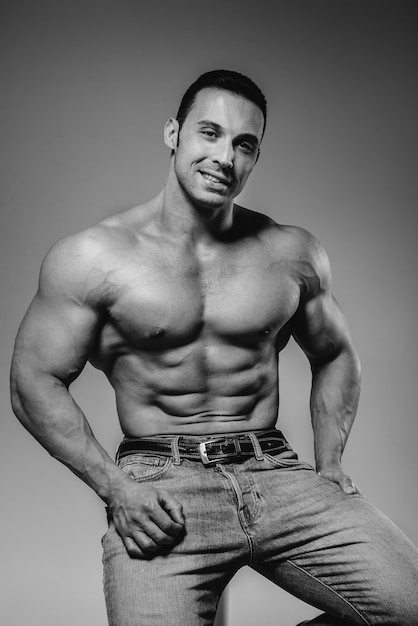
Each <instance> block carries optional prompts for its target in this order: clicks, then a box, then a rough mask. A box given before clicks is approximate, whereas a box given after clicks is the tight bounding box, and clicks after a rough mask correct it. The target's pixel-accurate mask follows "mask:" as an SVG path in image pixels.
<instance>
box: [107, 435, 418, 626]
mask: <svg viewBox="0 0 418 626" xmlns="http://www.w3.org/2000/svg"><path fill="white" fill-rule="evenodd" d="M196 439H197V440H203V439H204V438H196ZM119 463H120V466H121V467H122V469H123V470H124V471H125V472H127V473H128V474H129V475H130V476H131V477H132V478H133V479H134V480H137V481H152V483H153V485H154V486H155V487H156V488H158V487H160V488H163V489H165V490H167V491H169V492H170V493H172V494H173V495H174V496H175V497H176V498H177V500H178V501H179V502H181V503H182V505H183V510H184V516H185V520H186V531H185V534H184V536H182V537H181V539H180V540H179V541H178V542H177V543H176V544H175V545H173V546H170V547H169V549H167V550H166V551H165V552H164V553H162V554H159V555H157V556H154V557H153V558H150V559H135V558H131V557H129V555H128V553H127V552H126V549H125V547H124V545H123V542H122V540H121V538H120V537H119V535H118V533H117V532H116V530H115V528H114V526H113V524H112V521H111V520H110V522H109V529H108V531H107V533H106V535H105V536H104V537H103V540H102V543H103V548H104V552H103V564H104V592H105V599H106V605H107V612H108V619H109V625H110V626H210V625H211V624H213V621H214V618H215V613H216V608H217V604H218V600H219V597H220V595H221V593H222V591H223V590H224V588H225V586H226V585H227V583H228V582H229V581H230V580H231V578H232V577H233V576H234V574H235V573H236V572H237V571H238V570H239V569H240V568H241V567H243V566H244V565H249V566H250V567H252V568H253V569H255V570H256V571H257V572H259V573H260V574H262V575H264V576H266V577H267V578H268V579H269V580H271V581H273V582H274V583H276V584H277V585H279V586H280V587H282V588H284V589H285V590H287V591H288V592H290V593H291V594H293V595H294V596H297V597H298V598H300V599H302V600H304V601H305V602H307V603H309V604H311V605H313V606H315V607H317V608H318V609H320V610H322V611H325V612H326V615H324V616H323V618H317V619H316V620H313V621H311V622H306V624H308V623H309V624H329V625H330V626H331V625H334V624H335V625H337V624H338V625H341V626H342V625H344V624H362V625H364V624H368V625H372V624H373V625H374V624H381V625H384V626H390V625H393V626H394V625H396V626H413V625H414V626H417V624H418V550H417V549H416V548H415V547H414V546H413V544H412V543H411V542H410V541H409V539H407V537H405V535H404V534H403V533H402V532H401V531H400V530H399V529H398V528H397V527H396V526H395V525H394V524H393V523H392V522H391V521H390V520H389V519H388V518H387V517H385V516H384V515H383V514H382V513H381V512H380V511H378V510H377V509H376V508H375V507H373V506H372V505H371V504H370V503H369V502H368V501H367V500H366V499H365V498H363V496H361V495H346V494H344V493H343V491H342V490H341V489H340V487H339V486H338V485H336V484H334V483H331V482H330V481H329V480H327V479H325V478H322V477H320V476H318V474H317V473H316V472H315V470H314V469H313V468H312V467H311V466H310V465H308V464H307V463H303V462H300V461H299V460H298V458H297V456H296V454H293V455H291V458H289V453H285V454H280V455H278V456H271V455H269V454H266V453H264V454H263V453H262V452H261V450H258V451H257V453H256V455H255V456H254V457H251V458H247V459H246V460H240V461H239V462H234V461H233V462H228V463H223V464H217V465H214V466H205V465H203V464H202V463H201V462H200V461H194V460H185V459H182V460H180V459H179V457H178V454H177V453H176V450H175V449H174V455H173V457H164V456H159V455H157V454H153V453H147V454H142V453H140V454H139V453H135V454H130V455H129V456H126V457H124V458H122V459H121V460H120V462H119ZM279 624H280V616H278V619H277V625H279Z"/></svg>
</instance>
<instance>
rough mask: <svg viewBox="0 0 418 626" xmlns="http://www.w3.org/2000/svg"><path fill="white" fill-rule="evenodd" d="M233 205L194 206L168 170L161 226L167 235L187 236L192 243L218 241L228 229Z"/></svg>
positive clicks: (231, 221)
mask: <svg viewBox="0 0 418 626" xmlns="http://www.w3.org/2000/svg"><path fill="white" fill-rule="evenodd" d="M233 219H234V204H233V202H230V203H228V204H225V205H219V206H216V205H215V206H206V205H202V206H200V205H198V204H196V203H194V202H193V201H192V199H191V198H190V197H189V196H188V195H187V194H186V192H185V191H184V189H183V188H182V187H181V185H180V184H179V182H178V179H177V177H176V175H175V173H174V171H173V169H171V170H170V173H169V176H168V179H167V183H166V186H165V188H164V191H163V192H162V196H161V225H162V226H163V227H164V228H165V229H167V230H170V231H171V232H178V233H179V234H180V233H181V234H184V235H188V234H189V235H190V237H191V238H193V239H195V240H202V241H203V240H205V239H220V238H222V236H225V234H226V233H227V232H228V231H230V230H231V228H232V225H233Z"/></svg>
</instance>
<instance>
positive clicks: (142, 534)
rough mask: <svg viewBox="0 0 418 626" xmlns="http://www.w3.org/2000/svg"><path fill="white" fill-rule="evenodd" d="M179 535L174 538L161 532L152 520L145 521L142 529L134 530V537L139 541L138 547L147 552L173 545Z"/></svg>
mask: <svg viewBox="0 0 418 626" xmlns="http://www.w3.org/2000/svg"><path fill="white" fill-rule="evenodd" d="M177 535H178V533H177V534H176V535H175V536H173V535H172V534H168V533H166V532H164V531H163V530H161V528H160V527H159V526H157V524H154V522H152V521H151V520H145V521H143V522H142V523H141V528H140V529H138V528H133V529H132V535H131V536H132V537H133V538H134V539H135V540H137V539H138V541H137V543H138V545H139V546H140V548H141V549H142V550H144V551H145V552H147V551H149V550H152V549H154V548H159V547H161V546H167V545H171V544H172V543H173V542H174V541H175V538H176V536H177Z"/></svg>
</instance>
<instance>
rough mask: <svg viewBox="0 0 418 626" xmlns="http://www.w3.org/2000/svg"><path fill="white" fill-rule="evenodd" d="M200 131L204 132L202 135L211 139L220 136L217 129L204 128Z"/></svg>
mask: <svg viewBox="0 0 418 626" xmlns="http://www.w3.org/2000/svg"><path fill="white" fill-rule="evenodd" d="M200 132H201V133H202V135H205V137H208V138H209V139H216V137H217V136H218V135H217V133H216V131H214V130H212V129H211V128H204V129H203V130H201V131H200Z"/></svg>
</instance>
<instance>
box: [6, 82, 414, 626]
mask: <svg viewBox="0 0 418 626" xmlns="http://www.w3.org/2000/svg"><path fill="white" fill-rule="evenodd" d="M265 123H266V103H265V99H264V96H263V94H262V93H261V92H260V90H259V89H258V87H257V86H256V85H255V84H254V83H253V82H252V81H251V80H249V79H248V78H246V77H245V76H242V75H240V74H237V73H235V72H228V71H215V72H209V73H207V74H204V75H203V76H201V77H200V78H199V79H198V80H197V81H196V82H195V83H193V85H191V87H190V88H189V89H188V90H187V92H186V94H185V95H184V97H183V100H182V103H181V106H180V109H179V112H178V115H177V118H176V119H174V118H172V119H170V120H168V122H167V124H166V126H165V142H166V144H167V146H168V147H169V148H170V149H171V160H170V166H169V173H168V178H167V183H166V185H165V188H164V190H163V191H162V192H161V193H160V194H159V195H158V196H157V197H155V198H154V199H152V200H151V201H150V202H148V203H146V204H144V205H141V206H138V207H136V208H134V209H131V210H129V211H126V212H124V213H121V214H118V215H115V216H114V217H111V218H109V219H105V220H104V221H103V222H101V223H100V224H98V225H97V226H95V227H94V228H90V229H88V230H86V231H84V232H82V233H79V234H76V235H74V236H70V237H67V238H66V239H64V240H62V241H60V242H59V243H58V244H56V245H55V246H54V247H53V248H52V250H51V251H50V252H49V254H48V255H47V257H46V259H45V261H44V263H43V267H42V271H41V277H40V283H39V290H38V293H37V295H36V297H35V299H34V300H33V302H32V304H31V306H30V308H29V311H28V313H27V314H26V317H25V319H24V321H23V323H22V326H21V328H20V331H19V334H18V337H17V341H16V350H15V356H14V360H13V366H12V396H13V406H14V410H15V412H16V414H17V416H18V418H19V419H20V420H21V422H22V423H23V425H24V426H25V427H26V428H27V429H28V430H29V431H30V432H31V433H32V434H33V435H34V436H35V437H36V438H37V439H38V440H39V441H40V443H41V444H42V445H43V446H44V447H45V448H46V449H47V450H48V451H49V452H50V453H51V454H52V455H53V456H54V457H56V458H57V459H59V460H60V461H62V462H63V463H65V464H66V465H67V466H68V467H69V468H70V469H71V470H72V471H73V472H75V473H76V474H77V475H78V476H79V477H80V478H81V479H82V480H84V481H85V482H86V483H87V484H88V485H90V486H91V487H92V488H93V489H94V490H95V491H96V492H97V494H98V495H99V496H100V498H102V499H103V500H104V502H105V503H106V505H107V508H108V516H109V530H108V532H107V534H106V535H105V537H104V538H103V545H104V588H105V596H106V602H107V610H108V616H109V623H110V624H111V626H139V625H141V626H180V624H181V625H182V626H184V625H186V626H197V625H198V624H199V625H202V626H203V625H206V626H207V625H209V624H212V623H213V619H214V615H215V611H216V606H217V602H218V599H219V596H220V594H221V592H222V591H223V589H224V588H225V586H226V584H227V583H228V581H229V580H230V579H231V578H232V576H233V575H234V573H235V572H237V570H238V569H240V568H241V567H242V566H244V565H250V566H251V567H253V568H254V569H255V570H257V571H258V572H260V573H261V574H263V575H265V576H266V577H267V578H269V579H270V580H272V581H274V582H275V583H277V584H278V585H280V586H281V587H283V588H285V589H286V590H288V591H289V592H291V593H293V594H294V595H296V596H298V597H299V598H302V599H303V600H305V601H306V602H309V603H311V604H312V605H314V606H316V607H318V608H319V609H321V610H323V611H325V612H326V613H325V614H323V615H321V616H320V617H319V618H317V619H316V620H314V621H313V622H310V623H312V624H318V625H319V624H323V625H324V624H327V625H337V624H341V625H342V624H363V625H364V624H385V626H389V625H397V626H408V625H409V626H412V625H413V624H414V625H415V626H416V624H418V599H417V598H418V594H417V590H418V552H417V550H416V549H415V548H414V546H413V545H412V544H411V543H410V542H409V540H408V539H407V538H406V537H405V536H404V535H403V534H402V533H401V531H400V530H399V529H397V528H396V527H395V526H394V525H393V524H392V523H391V522H390V521H389V520H388V519H387V518H386V517H384V516H383V515H382V514H381V513H380V512H378V511H377V510H376V509H375V508H374V507H372V505H371V504H369V503H368V502H367V501H366V500H365V499H364V497H363V496H362V495H361V493H359V492H358V491H357V489H356V487H355V485H354V484H353V483H352V481H351V480H350V478H349V477H348V476H346V475H345V474H344V472H343V471H342V469H341V456H342V453H343V450H344V446H345V444H346V441H347V437H348V434H349V432H350V428H351V426H352V423H353V420H354V416H355V413H356V407H357V403H358V396H359V387H360V374H359V362H358V358H357V355H356V352H355V350H354V348H353V345H352V342H351V339H350V335H349V332H348V330H347V325H346V321H345V319H344V316H343V314H342V312H341V310H340V308H339V306H338V304H337V303H336V301H335V300H334V298H333V296H332V293H331V284H330V270H329V265H328V260H327V256H326V254H325V252H324V250H323V248H322V247H321V245H320V244H319V242H318V241H317V240H316V239H315V238H314V237H313V236H312V235H310V234H309V233H308V232H306V231H304V230H302V229H300V228H295V227H290V226H281V225H278V224H276V223H275V222H274V221H273V220H272V219H270V218H268V217H266V216H264V215H261V214H259V213H257V212H254V211H251V210H248V209H246V208H243V207H241V206H239V205H237V204H235V203H234V198H235V197H236V196H237V195H238V194H239V192H240V191H241V190H242V189H243V187H244V185H245V183H246V181H247V178H248V176H249V174H250V173H251V171H252V169H253V168H254V166H255V164H256V162H257V159H258V155H259V151H260V145H261V141H262V137H263V133H264V129H265ZM291 336H293V337H294V338H295V339H296V341H297V342H298V344H299V345H300V347H301V348H302V350H303V351H304V353H305V354H306V356H307V358H308V359H309V362H310V365H311V369H312V393H311V413H312V424H313V431H314V441H315V458H316V471H315V469H314V468H313V467H311V466H309V465H308V464H306V463H303V462H301V461H299V459H298V457H297V455H296V454H295V452H293V450H292V449H291V447H290V445H289V444H288V442H287V441H286V439H285V437H284V435H283V434H282V433H281V431H279V430H275V426H276V421H277V415H278V404H279V402H278V367H277V365H278V354H279V352H280V351H281V350H282V349H283V348H284V347H285V346H286V344H287V342H288V340H289V338H290V337H291ZM87 360H88V361H90V362H91V363H92V364H93V365H94V366H95V367H97V368H99V369H100V370H102V371H103V372H104V373H105V374H106V376H107V378H108V379H109V381H110V383H111V385H112V386H113V388H114V390H115V393H116V404H117V413H118V416H119V420H120V424H121V427H122V431H123V433H124V435H125V438H124V440H123V441H122V443H121V445H120V447H119V450H118V455H117V459H116V463H115V462H114V461H113V460H112V459H111V458H110V457H109V456H108V454H107V453H106V451H105V450H104V449H103V448H102V447H101V445H100V444H99V443H98V441H97V440H96V439H95V438H94V436H93V434H92V431H91V429H90V427H89V424H88V422H87V420H86V418H85V416H84V415H83V413H82V410H81V409H80V407H78V406H77V404H76V403H75V401H74V399H73V398H72V396H71V395H70V393H69V387H70V385H71V383H72V382H73V381H74V380H75V378H77V376H78V375H79V374H80V373H81V371H82V369H83V367H84V365H85V363H86V362H87ZM280 623H281V622H280V616H278V618H277V624H280Z"/></svg>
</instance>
